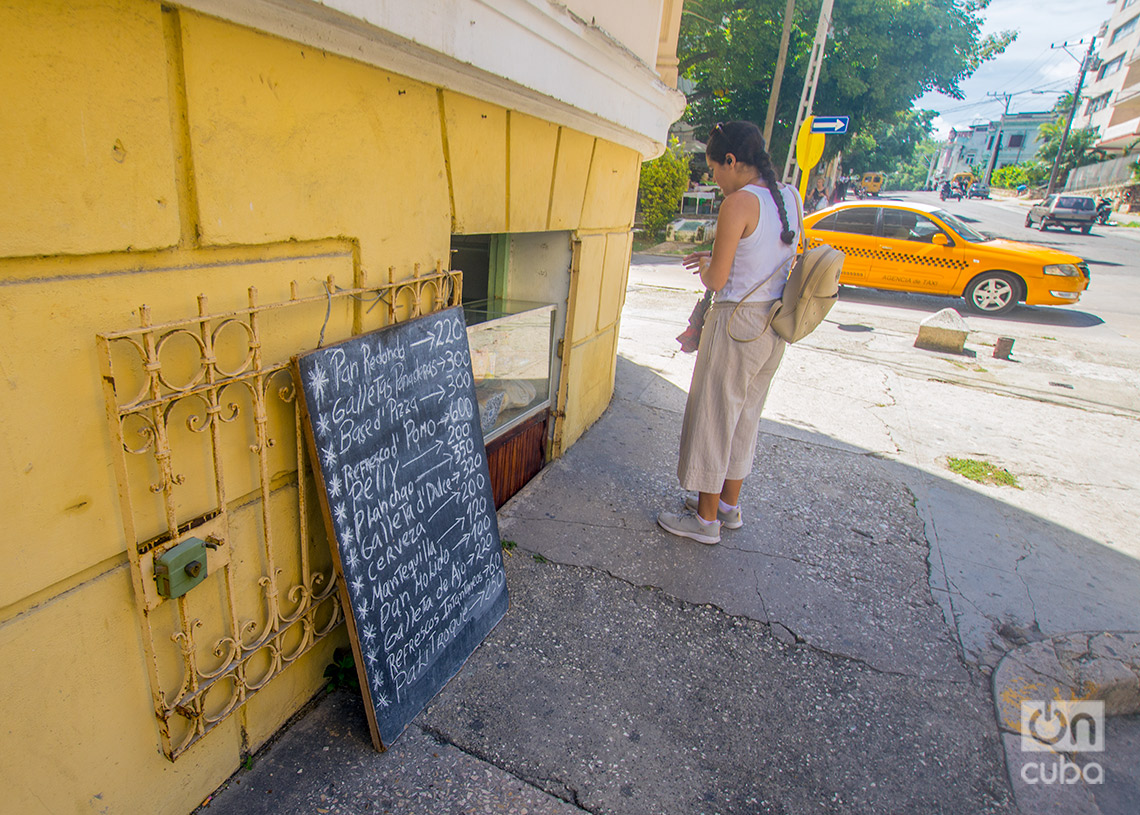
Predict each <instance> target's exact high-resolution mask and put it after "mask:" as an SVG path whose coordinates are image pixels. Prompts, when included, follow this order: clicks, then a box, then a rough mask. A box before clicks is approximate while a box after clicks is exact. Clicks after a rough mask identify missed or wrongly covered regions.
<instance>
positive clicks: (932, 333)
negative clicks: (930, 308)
mask: <svg viewBox="0 0 1140 815" xmlns="http://www.w3.org/2000/svg"><path fill="white" fill-rule="evenodd" d="M969 333H970V329H969V327H968V326H967V325H966V321H965V320H963V319H962V315H961V314H959V313H958V312H957V311H955V310H954V309H952V308H944V309H942V311H939V312H938V313H936V314H931V315H930V316H929V317H927V318H926V319H925V320H923V321H922V322H921V323H919V324H918V337H917V338H916V339H915V341H914V347H915V348H925V349H926V350H927V351H945V352H946V353H949V354H960V353H962V349H964V348H965V347H966V335H967V334H969Z"/></svg>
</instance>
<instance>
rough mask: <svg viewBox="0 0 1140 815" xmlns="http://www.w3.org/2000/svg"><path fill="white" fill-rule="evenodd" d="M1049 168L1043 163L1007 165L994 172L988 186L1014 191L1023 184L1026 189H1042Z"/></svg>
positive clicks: (1047, 178) (1046, 180)
mask: <svg viewBox="0 0 1140 815" xmlns="http://www.w3.org/2000/svg"><path fill="white" fill-rule="evenodd" d="M1051 169H1052V168H1051V166H1050V165H1049V164H1047V163H1046V162H1043V161H1023V162H1021V164H1009V165H1007V166H1005V167H1001V168H1000V169H997V170H994V171H993V174H992V175H991V176H990V186H993V187H1002V188H1004V189H1007V190H1015V189H1017V188H1018V187H1020V186H1021V185H1022V184H1024V185H1025V186H1027V187H1044V186H1045V185H1046V184H1047V183H1048V182H1049V172H1050V170H1051Z"/></svg>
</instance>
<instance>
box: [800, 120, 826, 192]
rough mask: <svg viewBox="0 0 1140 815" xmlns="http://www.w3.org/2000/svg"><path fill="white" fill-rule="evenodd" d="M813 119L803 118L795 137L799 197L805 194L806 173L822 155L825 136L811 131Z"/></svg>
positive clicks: (809, 171)
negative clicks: (798, 173) (797, 135)
mask: <svg viewBox="0 0 1140 815" xmlns="http://www.w3.org/2000/svg"><path fill="white" fill-rule="evenodd" d="M814 121H815V117H814V116H808V117H807V118H806V119H804V123H803V124H802V125H800V135H799V137H798V138H797V139H796V164H797V165H798V166H799V168H800V198H804V197H806V196H807V184H808V175H810V173H811V168H812V167H814V166H815V165H817V164H819V160H820V158H822V157H823V142H824V140H825V138H826V137H825V136H824V135H823V134H822V133H812V132H811V125H812V122H814Z"/></svg>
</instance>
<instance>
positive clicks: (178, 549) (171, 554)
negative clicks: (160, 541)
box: [154, 538, 206, 598]
mask: <svg viewBox="0 0 1140 815" xmlns="http://www.w3.org/2000/svg"><path fill="white" fill-rule="evenodd" d="M205 579H206V542H205V541H204V540H201V539H200V538H187V539H186V540H184V541H182V543H180V544H178V545H177V546H175V547H172V548H170V549H167V550H166V551H165V552H163V553H162V554H161V555H159V556H158V557H157V558H155V561H154V580H155V582H156V583H158V593H159V594H161V595H162V596H163V597H170V598H174V597H181V596H182V595H184V594H185V593H186V592H188V591H190V589H192V588H194V587H195V586H197V585H198V584H199V583H201V582H202V581H203V580H205Z"/></svg>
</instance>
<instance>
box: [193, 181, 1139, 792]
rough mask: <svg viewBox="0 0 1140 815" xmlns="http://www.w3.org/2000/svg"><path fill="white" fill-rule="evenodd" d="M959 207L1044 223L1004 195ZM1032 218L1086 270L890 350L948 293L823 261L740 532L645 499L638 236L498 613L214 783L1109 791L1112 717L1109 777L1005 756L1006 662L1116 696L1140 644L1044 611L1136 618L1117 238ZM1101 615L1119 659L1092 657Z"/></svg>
mask: <svg viewBox="0 0 1140 815" xmlns="http://www.w3.org/2000/svg"><path fill="white" fill-rule="evenodd" d="M930 198H933V199H934V200H935V201H936V200H937V197H936V196H930ZM955 211H957V212H958V213H959V214H960V215H962V216H965V217H969V218H971V219H973V221H974V222H975V224H974V225H975V226H977V227H979V228H981V229H984V230H988V231H991V232H998V233H1003V234H1006V235H1008V236H1009V237H1014V238H1019V239H1025V238H1027V237H1028V238H1031V239H1037V238H1039V237H1040V233H1037V232H1030V231H1029V230H1025V228H1024V227H1023V226H1022V225H1021V224H1022V222H1023V220H1024V209H1023V208H1020V205H1019V204H1017V203H1003V202H970V203H966V202H962V203H961V204H960V205H957V206H956V207H955ZM1101 233H1103V234H1101ZM1044 237H1045V240H1046V241H1047V242H1053V243H1055V244H1058V245H1060V244H1065V245H1071V246H1072V247H1073V248H1074V249H1075V250H1076V251H1078V252H1087V253H1088V256H1089V259H1090V262H1091V263H1092V268H1093V278H1092V280H1093V287H1092V289H1091V290H1090V292H1089V293H1088V295H1086V297H1085V298H1084V299H1082V301H1081V303H1080V304H1079V305H1078V306H1077V307H1076V308H1047V307H1034V308H1023V307H1022V308H1018V309H1016V310H1015V311H1013V312H1012V313H1011V314H1009V315H1008V316H1007V317H1005V318H980V317H975V316H967V322H968V323H969V325H970V327H971V329H972V330H973V333H971V335H970V337H969V339H968V341H967V349H968V350H969V351H970V352H971V354H970V355H964V356H954V355H948V354H938V353H933V352H929V351H922V350H919V349H916V348H914V347H913V342H914V336H915V334H916V332H917V328H918V323H919V321H921V320H922V319H923V318H925V317H926V316H928V315H929V314H932V313H934V312H935V311H938V310H939V309H942V308H945V307H961V301H955V300H951V299H948V298H935V297H928V296H916V295H905V294H892V293H886V292H877V291H869V290H854V289H845V290H844V292H843V294H842V297H841V301H840V302H839V304H838V305H837V306H836V308H835V309H834V310H833V311H832V313H831V315H829V318H828V320H827V322H825V323H824V325H823V326H821V327H820V329H819V330H818V331H817V332H816V333H814V334H813V335H812V336H811V337H809V338H808V339H807V340H805V341H804V342H802V343H799V344H797V345H795V346H792V347H790V348H789V349H788V352H787V355H786V356H785V359H784V363H783V365H782V367H781V369H780V371H779V373H778V374H777V377H776V381H775V384H774V386H773V390H772V394H771V398H770V401H769V407H768V410H767V411H766V418H765V420H764V422H763V424H762V427H761V430H762V437H761V442H760V446H759V450H758V457H757V464H756V472H755V473H754V475H753V476H752V477H751V478H749V479H748V480H747V481H746V483H745V490H744V493H743V494H742V498H743V504H744V506H745V513H746V515H745V521H746V523H745V526H744V528H742V529H740V530H736V531H733V532H728V533H725V536H724V540H723V541H722V543H721V544H720V545H718V546H701V545H699V544H694V543H691V542H687V541H684V540H680V539H677V538H674V537H672V536H669V535H667V534H666V533H664V532H662V531H661V530H660V529H659V528H658V527H657V525H656V523H655V517H656V513H657V512H658V511H659V510H661V509H674V508H676V507H677V506H679V504H680V501H681V498H682V495H681V493H680V491H679V489H678V487H677V484H676V477H675V474H674V471H675V467H676V445H677V434H678V431H679V427H680V418H681V411H682V410H683V407H684V401H685V393H686V390H687V388H688V385H689V379H690V376H691V373H692V366H693V357H692V356H690V355H685V354H681V353H679V352H678V351H677V344H676V342H675V341H674V339H673V338H674V336H675V335H676V334H677V333H679V331H680V330H681V328H682V326H683V325H684V322H685V319H686V318H687V316H688V313H689V310H690V309H691V307H692V303H693V302H694V300H695V298H696V288H695V287H694V284H693V278H692V276H691V275H689V274H688V273H686V272H685V271H684V270H683V269H682V268H681V267H680V265H679V263H678V261H677V259H675V258H673V259H669V258H657V257H647V256H635V257H634V260H633V265H632V268H631V273H630V283H629V288H628V291H627V296H626V302H625V306H624V310H623V317H622V331H621V338H620V345H619V359H618V365H617V371H616V393H615V397H614V400H613V403H612V404H611V406H610V409H609V410H608V411H607V412H606V414H605V415H604V416H603V417H602V419H600V420H599V421H598V422H597V424H595V425H594V426H593V427H592V428H591V429H590V430H589V431H588V432H587V433H586V434H585V435H584V436H583V437H582V439H581V440H580V441H579V442H578V443H577V444H576V445H574V446H573V447H572V448H571V449H570V450H569V451H568V452H567V454H566V455H565V456H564V457H563V458H562V459H560V460H558V461H557V462H555V463H553V464H552V465H550V466H549V467H547V468H546V470H544V472H543V473H542V474H541V475H540V476H539V477H538V478H537V479H536V480H535V481H534V482H532V483H531V484H530V485H529V486H528V487H527V488H525V489H524V490H523V492H522V493H520V494H519V495H518V496H517V497H516V498H515V499H513V500H512V501H511V502H510V503H509V504H508V505H507V506H506V507H504V508H503V510H502V511H501V512H500V513H499V523H500V529H501V532H502V537H503V538H504V540H508V541H512V542H514V543H515V544H517V548H515V549H514V553H513V555H512V556H510V557H508V558H507V559H506V561H507V562H506V565H507V577H508V584H509V587H510V591H511V598H512V601H511V609H510V611H509V612H508V614H507V617H506V618H505V619H504V621H503V622H502V623H501V624H500V625H499V627H498V628H497V629H496V630H495V631H493V632H492V634H491V635H490V636H489V637H488V639H487V641H486V642H485V643H484V644H483V646H481V647H480V648H479V649H478V650H477V651H476V653H475V655H474V656H473V657H472V658H471V660H470V661H469V662H468V664H467V665H466V666H465V667H464V669H463V670H462V671H461V672H460V674H459V675H458V676H457V677H456V678H455V680H453V681H452V682H451V683H450V684H449V685H448V686H447V687H446V688H445V689H444V691H443V692H442V693H441V694H440V695H439V696H438V697H437V698H436V699H435V700H434V701H433V703H432V704H431V705H430V706H429V707H428V709H427V710H426V711H425V712H424V713H423V714H421V716H419V717H418V718H417V719H416V720H415V722H414V723H413V725H412V726H411V727H410V728H409V729H408V731H407V732H406V733H405V734H404V735H403V736H402V737H401V738H400V739H399V740H397V742H396V744H395V746H394V747H393V749H392V750H390V751H389V752H388V753H385V754H382V755H381V754H377V753H375V752H374V751H372V750H371V748H370V746H369V744H368V737H367V728H366V726H365V723H364V720H363V711H362V710H361V709H360V703H359V700H358V698H356V697H354V696H353V695H352V694H350V693H346V692H343V691H342V692H339V693H337V694H334V695H333V696H332V697H330V698H329V699H328V700H326V701H325V702H324V703H323V704H321V705H319V706H318V707H317V708H316V709H315V710H314V711H313V712H312V713H310V714H309V715H308V716H306V717H305V718H304V719H302V720H301V721H300V722H299V723H298V724H297V725H295V726H294V727H293V728H292V729H291V730H290V731H289V732H287V733H286V734H285V735H284V736H283V737H282V738H281V740H280V741H279V742H277V743H276V744H275V745H273V746H272V747H270V748H268V749H267V750H264V751H262V753H260V754H259V755H258V756H257V757H255V760H254V765H253V768H252V769H250V770H248V771H243V772H241V773H239V774H238V775H237V776H235V778H234V779H233V780H232V781H231V783H230V785H229V787H228V788H227V789H225V790H223V791H222V792H220V793H219V794H218V795H217V796H216V797H215V798H214V800H213V801H211V802H210V804H209V807H208V809H207V810H206V811H209V812H211V813H238V812H241V813H243V814H244V813H258V812H264V813H274V814H275V815H276V814H277V813H301V812H306V813H307V812H314V811H315V812H330V813H356V812H367V811H375V812H414V813H418V812H425V813H426V812H430V813H433V814H434V813H484V812H523V811H526V812H532V813H533V812H543V813H546V812H550V813H555V812H557V813H563V812H581V811H585V812H592V813H620V814H621V815H637V814H639V813H647V812H651V813H676V814H677V815H692V814H693V813H710V815H711V813H723V814H724V815H729V813H732V815H737V814H738V813H739V815H754V814H755V813H781V814H782V815H783V814H785V813H835V814H836V815H840V814H841V813H842V815H847V814H848V813H902V812H906V813H912V812H913V813H924V814H925V813H947V815H950V814H951V813H953V815H960V814H962V813H983V812H1021V813H1022V815H1037V813H1044V812H1057V813H1061V812H1063V813H1082V814H1083V813H1087V814H1088V815H1097V814H1098V813H1100V815H1118V814H1123V813H1129V812H1133V811H1134V802H1135V801H1136V800H1140V782H1138V778H1137V772H1136V767H1137V766H1140V747H1138V745H1140V728H1138V726H1137V719H1136V717H1135V715H1130V716H1127V715H1126V716H1117V717H1113V718H1111V719H1110V726H1109V728H1108V733H1107V736H1106V745H1105V752H1104V754H1103V757H1101V762H1100V763H1101V764H1102V766H1103V772H1104V783H1103V784H1100V785H1091V784H1083V783H1081V784H1074V785H1052V786H1044V785H1040V784H1037V785H1032V784H1027V783H1026V782H1025V780H1024V779H1023V777H1022V776H1021V768H1022V767H1023V766H1025V764H1026V761H1027V759H1031V758H1035V754H1032V753H1024V752H1023V751H1022V750H1021V748H1020V743H1019V737H1018V736H1017V735H1016V734H1015V732H1014V729H1013V726H1012V725H1011V724H1010V722H1009V717H1008V716H1007V715H1004V714H1005V712H1007V711H1008V710H1016V708H1017V702H1018V701H1019V700H1020V698H1024V697H1025V696H1026V694H1025V693H1021V691H1024V690H1025V688H1024V687H1015V686H1014V685H1011V684H1009V681H1010V677H1012V680H1013V681H1014V682H1017V681H1019V680H1023V679H1025V677H1037V678H1038V679H1039V680H1040V682H1044V683H1053V684H1057V683H1063V682H1064V680H1065V678H1066V677H1070V678H1071V677H1074V676H1076V677H1078V678H1079V677H1086V678H1088V677H1092V678H1093V679H1095V680H1096V681H1097V682H1101V680H1102V679H1104V677H1108V678H1109V679H1111V678H1112V676H1113V674H1112V671H1116V674H1115V675H1114V676H1115V677H1116V680H1115V681H1118V682H1119V683H1123V684H1120V685H1119V687H1121V688H1123V689H1124V691H1127V692H1134V691H1135V689H1136V685H1137V682H1136V681H1135V679H1136V677H1135V674H1133V673H1130V671H1135V670H1136V669H1137V668H1138V667H1140V645H1136V643H1137V640H1136V638H1135V637H1132V638H1131V639H1128V638H1124V639H1120V638H1117V639H1112V638H1111V637H1109V638H1108V639H1106V638H1105V637H1103V636H1101V637H1088V636H1083V635H1078V636H1070V637H1067V638H1066V637H1064V635H1070V634H1072V633H1073V632H1104V631H1123V632H1128V631H1133V632H1134V631H1140V608H1138V604H1137V603H1136V595H1137V587H1138V586H1140V544H1138V541H1137V539H1136V537H1135V534H1134V529H1135V525H1136V511H1135V507H1136V506H1138V505H1140V500H1138V496H1137V492H1138V490H1140V473H1138V472H1137V467H1136V466H1135V452H1134V451H1135V449H1136V448H1137V445H1138V443H1140V425H1138V422H1137V419H1138V417H1140V375H1138V374H1137V371H1138V370H1140V366H1138V365H1137V360H1138V359H1140V341H1138V339H1137V336H1138V335H1137V334H1136V333H1135V332H1134V326H1135V325H1136V317H1137V311H1138V309H1137V302H1138V298H1137V296H1136V294H1135V293H1134V292H1133V291H1132V284H1133V283H1134V282H1135V278H1136V275H1137V273H1136V272H1134V271H1133V270H1132V269H1131V268H1130V266H1129V258H1130V257H1131V256H1132V254H1133V247H1137V246H1140V244H1137V243H1136V242H1135V239H1134V238H1133V237H1132V233H1131V232H1129V233H1125V232H1124V230H1122V229H1118V230H1116V231H1115V232H1114V231H1112V230H1108V229H1106V230H1097V231H1096V232H1094V234H1093V236H1091V237H1090V238H1087V239H1086V238H1083V237H1081V236H1077V235H1066V234H1064V233H1056V234H1046V235H1045V236H1044ZM1078 244H1082V245H1084V246H1086V248H1085V249H1081V248H1078ZM1089 247H1091V249H1090V248H1089ZM1092 249H1095V250H1096V252H1095V256H1094V253H1093V251H1091V250H1092ZM1113 264H1117V265H1113ZM1102 305H1103V307H1102ZM1000 336H1005V337H1012V338H1013V339H1014V340H1015V344H1014V351H1013V357H1012V359H1011V360H1008V361H1004V360H997V359H993V358H992V356H991V353H992V346H993V344H994V342H995V341H996V339H997V338H998V337H1000ZM948 457H971V458H979V459H985V460H988V461H990V462H992V463H994V464H997V465H998V466H1000V467H1004V468H1006V469H1008V470H1009V471H1010V472H1012V473H1013V474H1014V475H1015V476H1016V477H1017V479H1018V482H1019V487H1018V488H1012V487H999V486H988V485H979V484H976V483H974V482H971V481H968V480H966V479H965V478H963V477H961V476H958V475H956V474H954V473H952V472H950V471H949V470H948V469H947V466H946V462H947V458H948ZM1118 640H1119V642H1121V643H1124V644H1125V646H1126V648H1125V650H1127V648H1133V649H1134V651H1135V653H1133V654H1132V655H1131V656H1128V654H1123V655H1120V659H1116V658H1112V659H1108V660H1104V659H1099V658H1097V655H1098V654H1104V653H1105V652H1106V648H1107V652H1108V653H1109V656H1112V655H1113V654H1118V651H1113V650H1112V648H1113V647H1114V646H1113V645H1112V643H1113V642H1117V641H1118ZM1106 642H1107V643H1108V645H1107V646H1106V645H1105V644H1104V643H1106ZM1060 643H1064V647H1063V648H1062V647H1061V645H1060ZM1082 643H1083V645H1082ZM1130 643H1131V644H1130ZM1118 650H1119V649H1118ZM1094 652H1095V653H1094ZM1130 653H1131V652H1130ZM1031 657H1032V659H1031ZM1129 660H1131V661H1129ZM1106 666H1108V667H1106ZM1035 671H1036V673H1035ZM1098 671H1099V673H1097V672H1098ZM1073 681H1076V680H1073ZM1090 681H1092V680H1090ZM1104 681H1107V680H1104ZM1003 683H1004V684H1003ZM1104 686H1105V685H1104V684H1103V682H1101V684H1100V685H1097V687H1104ZM1045 687H1046V685H1042V684H1040V683H1039V684H1038V685H1035V686H1029V694H1032V693H1034V692H1038V691H1039V692H1041V693H1045V692H1046V691H1045ZM1088 687H1093V685H1089V686H1088ZM1034 688H1036V691H1035V690H1034ZM995 694H996V695H997V696H998V697H999V698H998V700H997V701H998V702H999V705H998V706H997V707H995ZM1019 694H1020V695H1019ZM1125 697H1127V694H1125ZM1030 698H1032V696H1031V697H1030ZM1122 698H1124V697H1122ZM1127 698H1129V699H1130V698H1131V697H1127ZM1132 710H1135V708H1132ZM1130 806H1131V807H1132V809H1131V810H1130V809H1129V808H1128V807H1130Z"/></svg>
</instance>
